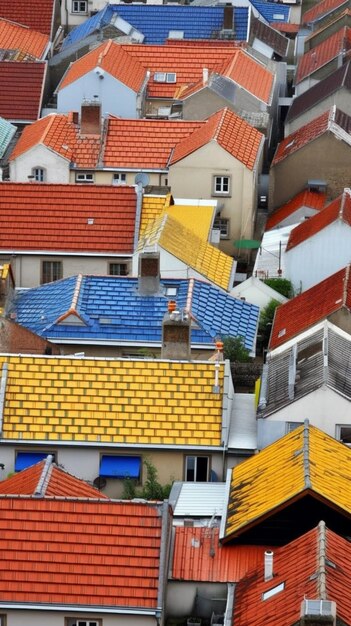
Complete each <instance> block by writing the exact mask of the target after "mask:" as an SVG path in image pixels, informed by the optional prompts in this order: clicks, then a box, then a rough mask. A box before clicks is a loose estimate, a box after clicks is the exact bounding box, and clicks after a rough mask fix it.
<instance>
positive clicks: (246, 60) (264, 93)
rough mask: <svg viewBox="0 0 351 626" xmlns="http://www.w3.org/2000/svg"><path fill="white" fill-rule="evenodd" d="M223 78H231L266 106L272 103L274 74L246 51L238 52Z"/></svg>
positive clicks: (224, 72)
mask: <svg viewBox="0 0 351 626" xmlns="http://www.w3.org/2000/svg"><path fill="white" fill-rule="evenodd" d="M223 76H227V78H231V80H233V81H234V82H235V83H238V85H240V86H241V87H243V88H244V89H246V91H248V92H250V93H252V94H253V95H254V96H256V98H258V99H259V100H262V101H263V102H265V103H266V104H270V103H271V101H272V90H273V84H274V74H273V73H272V72H270V71H269V70H267V68H266V67H265V66H264V65H263V64H261V63H260V62H259V61H257V59H254V58H253V57H251V56H250V55H249V54H248V53H247V52H245V51H244V50H236V53H235V55H234V56H233V59H232V60H231V61H230V63H229V64H228V66H227V68H226V69H225V70H224V71H223Z"/></svg>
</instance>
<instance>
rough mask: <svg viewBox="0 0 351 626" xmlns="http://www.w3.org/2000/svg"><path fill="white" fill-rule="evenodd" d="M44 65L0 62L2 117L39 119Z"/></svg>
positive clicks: (26, 62) (28, 120)
mask: <svg viewBox="0 0 351 626" xmlns="http://www.w3.org/2000/svg"><path fill="white" fill-rule="evenodd" d="M12 4H13V2H12ZM46 67H47V66H46V63H44V62H30V61H25V62H23V63H22V62H19V61H0V84H1V86H2V88H1V89H0V115H1V116H2V117H4V118H6V119H8V120H12V121H15V122H16V121H21V122H34V121H35V120H37V119H38V117H39V115H40V111H41V104H42V93H43V85H44V80H45V76H46ZM19 94H22V97H20V96H19Z"/></svg>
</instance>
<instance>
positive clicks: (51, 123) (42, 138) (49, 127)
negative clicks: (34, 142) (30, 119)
mask: <svg viewBox="0 0 351 626" xmlns="http://www.w3.org/2000/svg"><path fill="white" fill-rule="evenodd" d="M47 117H48V118H51V119H50V122H49V123H48V124H46V126H45V129H44V131H43V134H42V136H41V137H40V139H39V141H38V143H44V140H45V139H46V137H47V134H48V132H49V130H50V129H51V126H52V125H53V123H54V120H56V119H58V116H57V113H49V115H48V116H47ZM60 117H62V115H61V116H60ZM64 117H65V116H64ZM38 121H39V120H38Z"/></svg>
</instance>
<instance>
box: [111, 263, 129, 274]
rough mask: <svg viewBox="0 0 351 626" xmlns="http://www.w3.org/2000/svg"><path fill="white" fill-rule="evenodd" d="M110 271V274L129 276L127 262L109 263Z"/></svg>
mask: <svg viewBox="0 0 351 626" xmlns="http://www.w3.org/2000/svg"><path fill="white" fill-rule="evenodd" d="M108 273H109V274H110V276H127V275H128V265H127V263H109V265H108Z"/></svg>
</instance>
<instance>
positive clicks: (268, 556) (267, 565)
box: [264, 550, 273, 581]
mask: <svg viewBox="0 0 351 626" xmlns="http://www.w3.org/2000/svg"><path fill="white" fill-rule="evenodd" d="M272 578H273V552H272V550H266V551H265V553H264V579H265V581H267V580H271V579H272Z"/></svg>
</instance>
